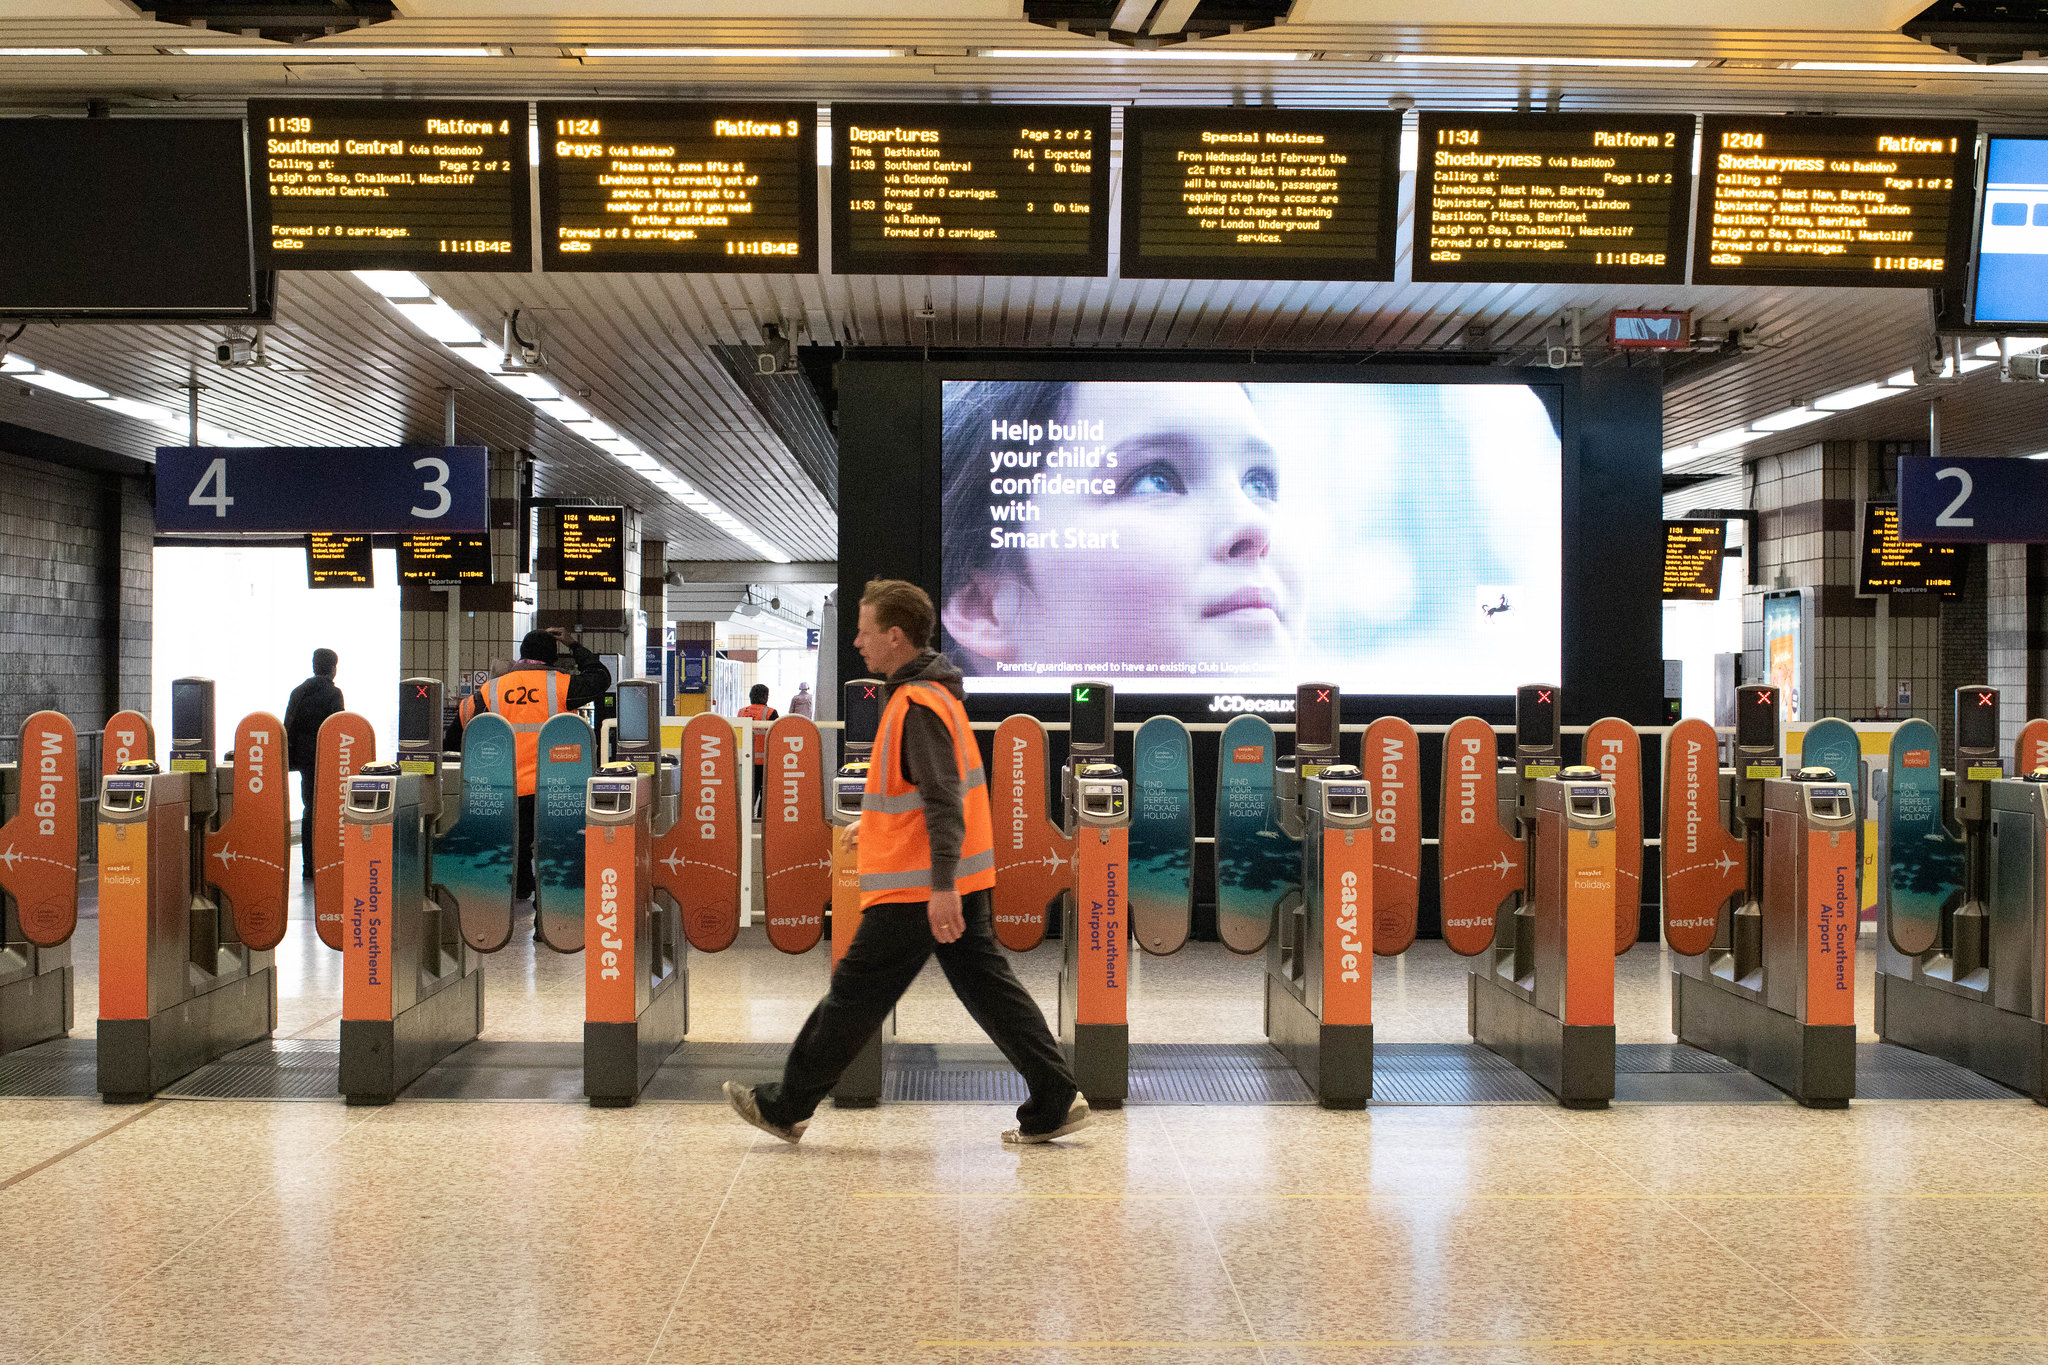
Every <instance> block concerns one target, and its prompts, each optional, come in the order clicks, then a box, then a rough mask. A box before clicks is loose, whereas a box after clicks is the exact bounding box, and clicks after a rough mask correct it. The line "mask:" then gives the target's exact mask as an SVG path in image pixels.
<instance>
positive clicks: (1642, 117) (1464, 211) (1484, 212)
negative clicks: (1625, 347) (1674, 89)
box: [1415, 111, 1693, 284]
mask: <svg viewBox="0 0 2048 1365" xmlns="http://www.w3.org/2000/svg"><path fill="white" fill-rule="evenodd" d="M1420 118H1421V122H1420V125H1419V132H1418V137H1419V144H1418V152H1419V162H1418V165H1417V167H1416V175H1415V222H1416V228H1415V278H1416V279H1418V280H1481V281H1500V282H1502V283H1522V282H1529V283H1536V284H1681V283H1683V282H1684V280H1685V244H1686V227H1687V214H1686V210H1687V206H1688V205H1689V204H1690V202H1691V194H1692V138H1693V121H1692V118H1691V116H1690V115H1680V116H1678V117H1672V116H1670V115H1661V114H1472V113H1457V112H1448V111H1447V112H1435V111H1428V112H1424V113H1423V114H1422V115H1421V116H1420Z"/></svg>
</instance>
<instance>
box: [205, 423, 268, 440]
mask: <svg viewBox="0 0 2048 1365" xmlns="http://www.w3.org/2000/svg"><path fill="white" fill-rule="evenodd" d="M199 441H200V444H201V445H209V446H260V445H262V444H263V442H262V441H259V440H257V439H256V438H255V437H253V436H244V435H242V434H241V433H240V432H236V431H229V430H228V429H227V428H225V427H217V426H215V425H214V424H213V423H211V422H209V421H206V420H205V419H204V418H201V419H200V422H199Z"/></svg>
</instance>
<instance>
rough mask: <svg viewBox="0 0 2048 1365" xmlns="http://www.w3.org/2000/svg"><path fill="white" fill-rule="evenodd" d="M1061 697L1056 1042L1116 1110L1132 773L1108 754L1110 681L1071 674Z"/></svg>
mask: <svg viewBox="0 0 2048 1365" xmlns="http://www.w3.org/2000/svg"><path fill="white" fill-rule="evenodd" d="M1069 701H1070V705H1069V715H1070V717H1071V719H1070V720H1069V722H1068V730H1067V746H1068V748H1067V754H1068V757H1067V766H1066V768H1065V770H1064V772H1063V773H1062V775H1061V785H1062V787H1063V788H1064V789H1065V793H1066V806H1067V829H1068V832H1069V834H1070V836H1071V837H1072V838H1073V841H1074V882H1073V889H1072V891H1071V893H1070V894H1069V896H1068V899H1067V903H1066V908H1065V913H1064V915H1063V917H1062V919H1061V922H1060V935H1061V970H1060V1043H1061V1044H1062V1046H1064V1047H1065V1049H1066V1051H1067V1056H1068V1060H1069V1061H1070V1062H1071V1063H1072V1065H1073V1068H1074V1079H1075V1080H1076V1081H1077V1082H1078V1083H1079V1084H1080V1087H1081V1093H1082V1094H1083V1095H1085V1096H1087V1097H1088V1103H1089V1105H1090V1106H1091V1107H1093V1108H1097V1109H1116V1108H1121V1107H1122V1105H1123V1102H1124V1098H1125V1096H1126V1095H1127V1094H1129V1091H1130V1036H1131V1035H1130V1015H1129V997H1130V978H1131V967H1132V962H1133V957H1132V951H1131V920H1130V887H1131V861H1130V849H1131V830H1130V826H1131V799H1130V782H1129V781H1128V780H1127V779H1126V778H1125V776H1124V773H1123V769H1121V768H1119V767H1118V766H1117V764H1116V762H1115V752H1116V749H1115V744H1116V694H1115V690H1114V689H1113V688H1112V687H1111V686H1110V685H1109V684H1108V683H1077V684H1075V685H1074V687H1073V688H1071V689H1070V699H1069Z"/></svg>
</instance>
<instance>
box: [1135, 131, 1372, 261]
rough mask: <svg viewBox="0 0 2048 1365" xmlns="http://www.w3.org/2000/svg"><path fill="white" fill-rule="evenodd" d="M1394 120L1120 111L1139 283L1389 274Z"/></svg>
mask: <svg viewBox="0 0 2048 1365" xmlns="http://www.w3.org/2000/svg"><path fill="white" fill-rule="evenodd" d="M1400 183H1401V116H1400V115H1399V114H1398V113H1391V112H1390V113H1351V112H1343V111H1335V110H1325V109H1314V110H1309V109H1266V108H1240V107H1230V108H1218V109H1162V108H1147V107H1138V106H1133V107H1132V108H1131V109H1129V110H1127V111H1126V112H1125V114H1124V191H1123V202H1124V219H1123V256H1122V264H1121V266H1120V267H1119V268H1120V270H1121V272H1122V273H1123V274H1124V275H1127V276H1130V277H1132V278H1134V279H1253V280H1260V279H1263V280H1391V279H1393V278H1394V226H1395V211H1396V209H1397V208H1398V207H1399V204H1398V199H1399V189H1400Z"/></svg>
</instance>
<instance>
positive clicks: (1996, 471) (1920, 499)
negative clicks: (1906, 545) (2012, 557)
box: [1899, 455, 2048, 544]
mask: <svg viewBox="0 0 2048 1365" xmlns="http://www.w3.org/2000/svg"><path fill="white" fill-rule="evenodd" d="M1899 538H1900V539H1902V540H1917V541H1949V542H1955V541H1974V542H1979V543H2000V544H2002V543H2015V542H2021V541H2048V461H2042V460H1999V459H1981V458H1971V459H1954V460H1951V459H1945V458H1934V457H1931V456H1926V455H1918V456H1907V457H1906V458H1904V459H1901V460H1900V461H1899Z"/></svg>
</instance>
